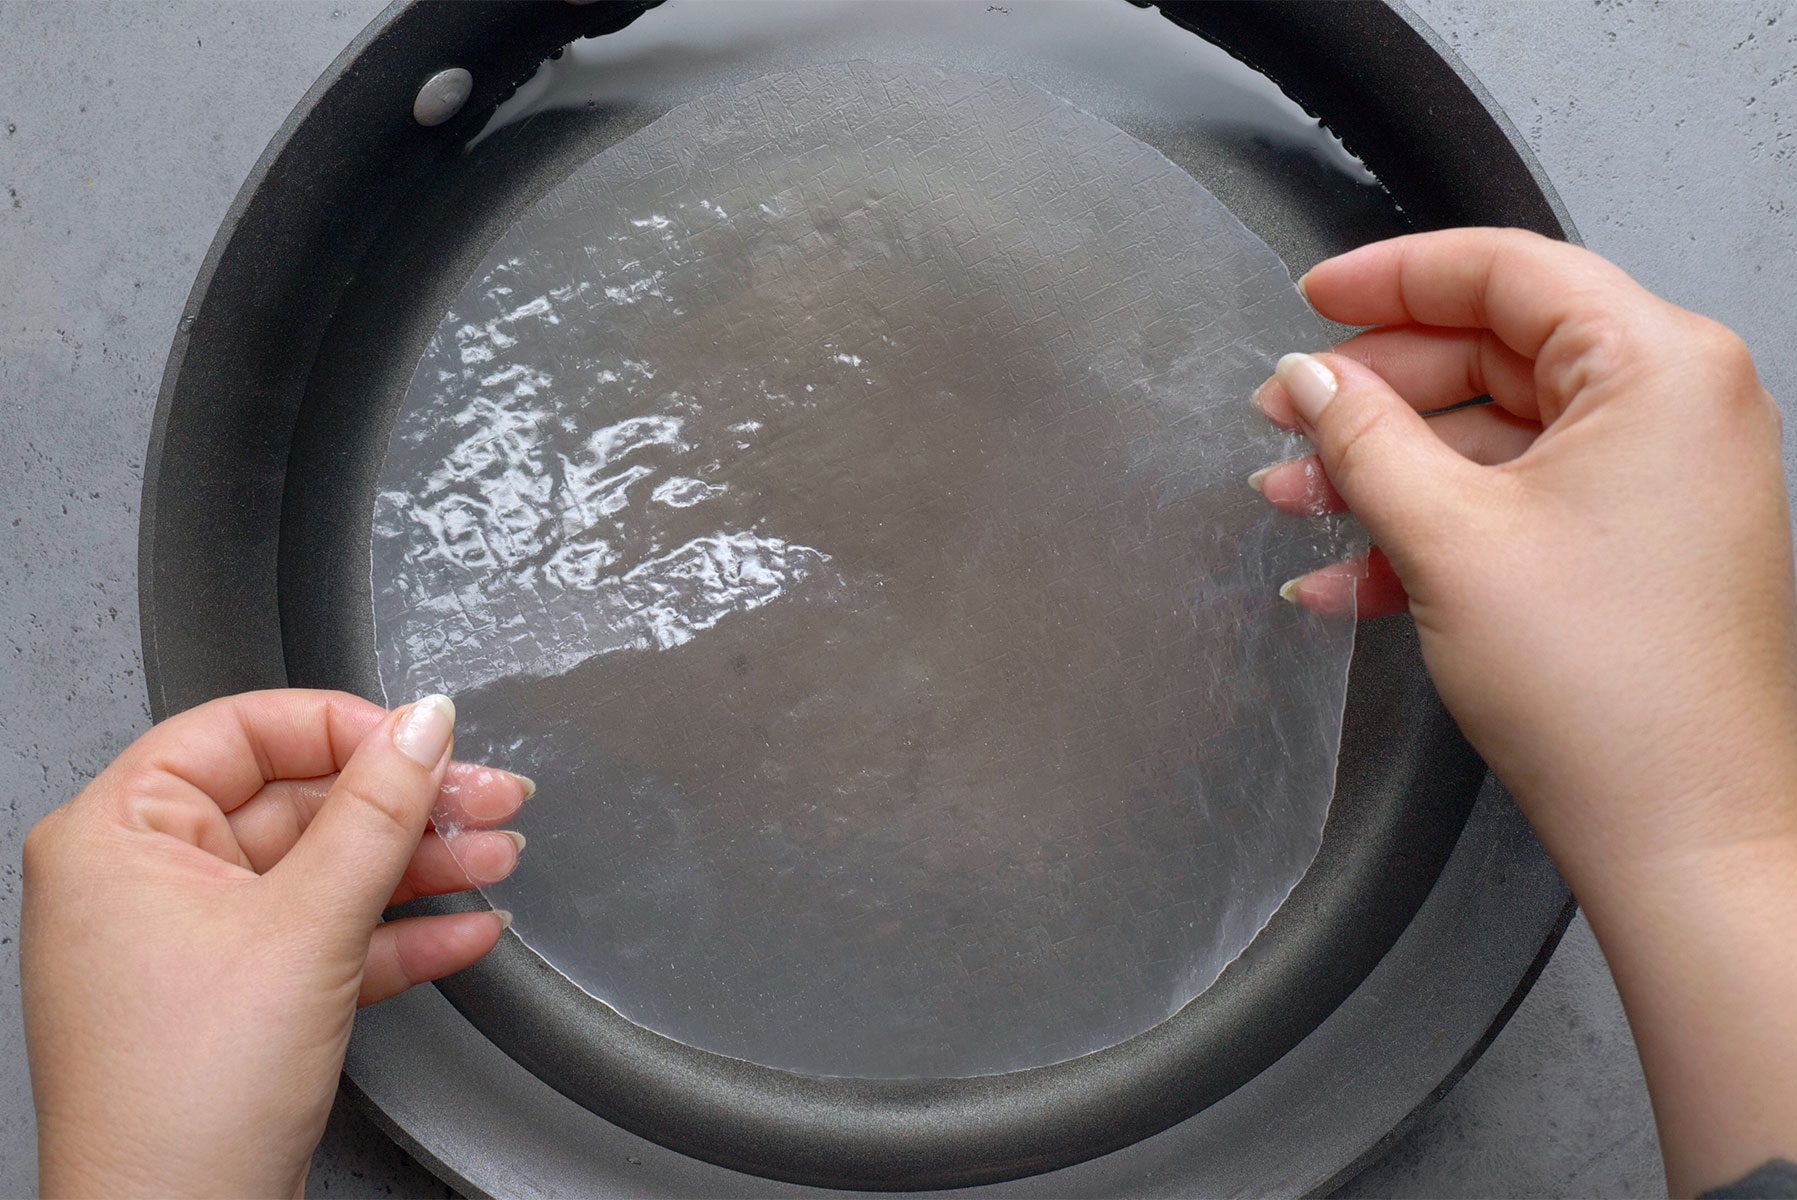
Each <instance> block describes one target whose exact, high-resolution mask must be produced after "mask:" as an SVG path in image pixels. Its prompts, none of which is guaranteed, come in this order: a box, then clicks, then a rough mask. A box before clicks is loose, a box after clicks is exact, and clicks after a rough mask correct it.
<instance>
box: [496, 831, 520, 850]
mask: <svg viewBox="0 0 1797 1200" xmlns="http://www.w3.org/2000/svg"><path fill="white" fill-rule="evenodd" d="M499 832H500V833H503V834H504V835H505V836H506V837H509V838H511V839H512V845H514V846H516V847H518V853H520V854H523V853H524V835H523V834H521V833H519V832H518V831H517V830H516V829H501V830H500V831H499Z"/></svg>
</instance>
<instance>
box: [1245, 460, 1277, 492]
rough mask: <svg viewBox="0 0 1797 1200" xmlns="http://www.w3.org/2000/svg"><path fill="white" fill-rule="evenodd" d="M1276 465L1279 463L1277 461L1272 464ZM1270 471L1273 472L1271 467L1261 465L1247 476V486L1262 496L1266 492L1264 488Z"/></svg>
mask: <svg viewBox="0 0 1797 1200" xmlns="http://www.w3.org/2000/svg"><path fill="white" fill-rule="evenodd" d="M1278 465H1279V464H1277V463H1274V464H1273V466H1278ZM1272 473H1273V467H1262V468H1261V469H1260V470H1258V471H1256V472H1254V474H1252V475H1250V476H1248V486H1249V487H1251V488H1253V489H1254V490H1255V491H1257V492H1259V493H1260V494H1261V495H1263V496H1264V495H1266V494H1267V488H1266V483H1267V476H1269V475H1271V474H1272Z"/></svg>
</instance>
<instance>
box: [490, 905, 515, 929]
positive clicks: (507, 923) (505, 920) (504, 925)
mask: <svg viewBox="0 0 1797 1200" xmlns="http://www.w3.org/2000/svg"><path fill="white" fill-rule="evenodd" d="M493 915H494V916H496V917H498V918H499V928H501V929H510V928H511V927H512V910H511V909H509V908H496V909H494V910H493Z"/></svg>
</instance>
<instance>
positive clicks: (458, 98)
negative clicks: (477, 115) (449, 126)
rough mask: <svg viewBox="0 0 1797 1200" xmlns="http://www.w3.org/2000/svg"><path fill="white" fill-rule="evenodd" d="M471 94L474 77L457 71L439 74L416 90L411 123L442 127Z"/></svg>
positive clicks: (453, 69)
mask: <svg viewBox="0 0 1797 1200" xmlns="http://www.w3.org/2000/svg"><path fill="white" fill-rule="evenodd" d="M472 91H474V76H472V75H470V74H468V72H466V71H464V70H463V69H462V68H460V67H450V68H449V69H448V70H447V71H438V72H437V73H436V74H435V75H432V76H431V77H430V78H429V79H427V80H425V81H424V86H423V87H421V88H419V89H418V98H417V99H416V100H414V101H412V119H413V120H415V121H417V122H418V123H419V124H420V125H427V126H428V125H441V124H443V122H445V121H447V120H449V118H451V117H453V116H455V115H456V114H457V113H459V112H461V111H462V105H464V104H466V103H468V95H469V93H470V92H472Z"/></svg>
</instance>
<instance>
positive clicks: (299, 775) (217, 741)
mask: <svg viewBox="0 0 1797 1200" xmlns="http://www.w3.org/2000/svg"><path fill="white" fill-rule="evenodd" d="M385 715H386V712H385V710H384V709H382V708H381V707H380V706H379V705H377V704H371V703H369V702H368V701H366V700H363V699H361V698H360V697H358V696H351V695H349V694H348V693H346V692H319V691H308V690H304V689H299V688H286V689H281V690H278V691H267V692H245V693H243V694H242V695H238V696H225V697H222V698H220V699H218V700H213V701H209V702H208V703H206V704H202V705H200V706H198V707H197V708H191V709H188V710H187V711H186V712H184V713H180V714H178V715H176V716H173V717H170V718H169V719H168V720H166V721H164V722H162V723H161V724H160V725H157V726H156V727H155V728H154V729H152V730H150V731H149V732H148V733H146V734H144V735H143V737H141V738H139V739H138V740H137V741H136V742H135V743H133V744H132V745H131V747H130V748H129V749H127V750H126V751H125V753H124V754H122V755H120V756H119V759H118V762H117V763H115V764H114V766H113V767H111V768H109V771H121V770H122V771H124V772H126V773H131V772H137V771H143V770H146V769H147V770H150V771H154V772H158V773H162V774H165V775H167V776H168V777H170V778H172V779H176V780H179V781H181V782H182V783H184V784H187V785H188V786H189V787H191V788H192V789H193V790H194V791H195V792H196V793H197V794H199V795H203V796H206V797H208V798H210V799H211V801H212V802H213V803H215V804H216V805H217V806H218V807H219V808H220V809H222V810H224V811H225V812H230V811H231V810H232V809H234V808H236V807H237V806H238V805H239V804H242V803H243V802H244V801H245V800H248V799H249V798H250V797H251V796H254V795H255V794H256V793H257V792H258V791H260V790H261V789H262V785H263V784H265V783H268V782H270V781H271V780H276V779H312V778H316V777H317V776H320V775H329V774H331V773H332V772H334V771H337V770H339V769H341V768H342V766H343V764H344V763H346V762H348V761H349V756H350V755H351V754H352V753H353V752H354V751H355V749H356V747H357V746H359V745H360V744H361V743H362V739H363V738H364V737H366V736H367V735H368V732H369V731H370V730H371V729H373V728H374V727H375V726H376V725H378V724H380V722H381V719H382V717H384V716H385Z"/></svg>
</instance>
